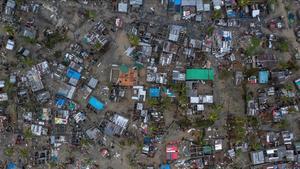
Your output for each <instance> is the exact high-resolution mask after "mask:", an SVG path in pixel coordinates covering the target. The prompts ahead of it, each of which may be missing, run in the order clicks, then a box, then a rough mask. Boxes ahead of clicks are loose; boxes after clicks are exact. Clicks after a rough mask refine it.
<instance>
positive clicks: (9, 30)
mask: <svg viewBox="0 0 300 169" xmlns="http://www.w3.org/2000/svg"><path fill="white" fill-rule="evenodd" d="M4 30H5V32H6V33H7V34H8V35H9V36H14V35H15V28H14V27H12V26H10V25H5V26H4Z"/></svg>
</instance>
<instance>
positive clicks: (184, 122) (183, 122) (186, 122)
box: [177, 117, 192, 129]
mask: <svg viewBox="0 0 300 169" xmlns="http://www.w3.org/2000/svg"><path fill="white" fill-rule="evenodd" d="M177 124H178V125H179V126H180V128H183V129H186V128H189V127H191V125H192V121H191V120H190V119H188V118H186V117H184V118H182V119H180V120H178V121H177Z"/></svg>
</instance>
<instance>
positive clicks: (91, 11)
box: [85, 10, 97, 19]
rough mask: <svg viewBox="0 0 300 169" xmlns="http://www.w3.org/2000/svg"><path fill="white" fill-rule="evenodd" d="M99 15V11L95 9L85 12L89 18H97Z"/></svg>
mask: <svg viewBox="0 0 300 169" xmlns="http://www.w3.org/2000/svg"><path fill="white" fill-rule="evenodd" d="M96 16H97V13H96V11H95V10H87V11H86V13H85V17H86V18H88V19H95V18H96Z"/></svg>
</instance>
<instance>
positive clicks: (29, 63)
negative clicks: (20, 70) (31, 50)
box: [21, 57, 35, 67]
mask: <svg viewBox="0 0 300 169" xmlns="http://www.w3.org/2000/svg"><path fill="white" fill-rule="evenodd" d="M21 63H22V64H24V65H26V66H28V67H32V66H33V65H34V64H35V61H34V60H33V58H31V57H26V58H24V59H22V60H21Z"/></svg>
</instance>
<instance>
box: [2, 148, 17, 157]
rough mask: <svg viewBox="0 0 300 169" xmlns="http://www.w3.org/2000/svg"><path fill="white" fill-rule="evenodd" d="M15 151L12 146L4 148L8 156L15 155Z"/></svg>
mask: <svg viewBox="0 0 300 169" xmlns="http://www.w3.org/2000/svg"><path fill="white" fill-rule="evenodd" d="M14 153H15V151H14V149H13V148H12V147H7V148H5V149H4V155H6V156H7V157H11V156H13V154H14Z"/></svg>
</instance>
